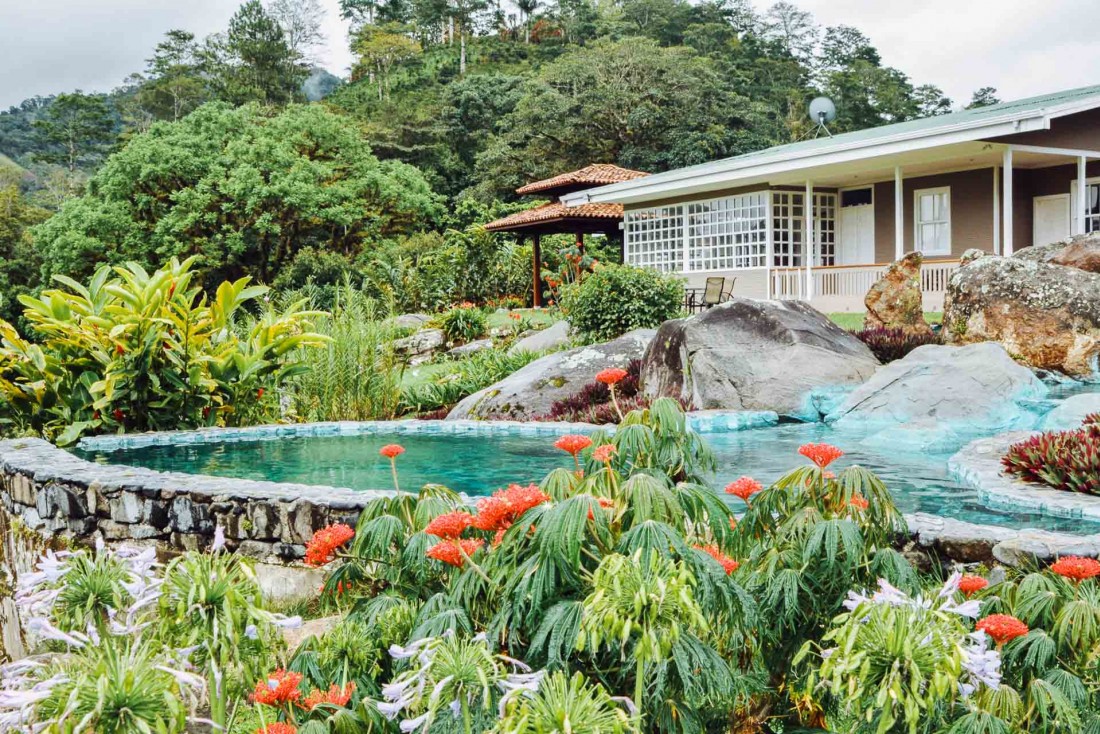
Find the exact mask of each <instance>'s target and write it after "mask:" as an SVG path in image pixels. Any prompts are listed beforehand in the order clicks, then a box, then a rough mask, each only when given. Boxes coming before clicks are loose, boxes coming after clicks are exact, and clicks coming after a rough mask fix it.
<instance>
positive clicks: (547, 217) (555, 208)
mask: <svg viewBox="0 0 1100 734" xmlns="http://www.w3.org/2000/svg"><path fill="white" fill-rule="evenodd" d="M622 218H623V205H622V204H580V205H579V206H570V207H567V206H565V205H564V204H562V203H560V202H557V201H553V202H550V203H549V204H542V205H540V206H536V207H534V208H532V209H525V210H523V211H521V212H516V213H515V214H509V215H508V216H506V217H504V218H503V219H498V220H496V221H495V222H489V223H488V224H486V225H485V229H487V230H489V231H490V232H500V231H505V230H509V229H513V228H516V227H524V226H527V225H530V224H535V223H537V222H548V221H553V220H555V219H610V220H618V219H622Z"/></svg>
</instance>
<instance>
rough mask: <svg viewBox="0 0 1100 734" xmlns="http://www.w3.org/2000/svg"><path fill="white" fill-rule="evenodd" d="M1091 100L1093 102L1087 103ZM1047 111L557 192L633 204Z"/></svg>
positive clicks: (993, 129)
mask: <svg viewBox="0 0 1100 734" xmlns="http://www.w3.org/2000/svg"><path fill="white" fill-rule="evenodd" d="M1092 104H1093V105H1094V106H1095V104H1096V103H1095V102H1093V103H1092ZM1050 118H1051V115H1050V114H1048V111H1047V110H1039V111H1035V110H1032V111H1030V112H1029V113H1028V114H1027V115H1019V114H1017V115H1003V116H1001V117H999V118H993V119H986V120H975V121H968V122H965V123H958V124H955V125H951V126H948V127H944V128H938V129H936V128H933V129H931V130H917V131H911V132H905V133H898V134H897V135H890V136H885V137H882V138H876V139H873V140H855V141H852V142H850V143H841V144H839V145H836V146H830V147H826V148H824V149H820V150H810V151H803V152H795V153H783V152H780V151H777V152H775V153H772V154H769V153H767V152H765V153H762V154H760V155H756V156H752V157H751V158H749V159H743V158H725V159H722V160H718V161H714V162H712V163H706V164H703V165H700V166H691V167H690V168H685V169H680V170H673V171H668V172H666V173H662V174H656V175H654V176H646V177H644V178H637V179H634V180H632V181H624V182H622V183H617V184H610V185H608V186H600V187H598V188H593V189H585V190H582V191H575V192H572V193H569V194H566V195H565V196H563V197H561V201H562V202H563V203H564V204H565V205H566V206H576V205H578V204H586V203H607V202H614V203H620V204H632V203H637V202H643V201H647V200H650V199H660V198H668V197H670V196H677V195H686V194H691V193H695V192H698V191H707V190H712V191H713V190H715V189H718V188H725V187H730V186H736V185H737V184H738V182H739V181H741V180H748V179H759V178H760V177H762V176H774V175H777V174H781V173H789V172H791V171H796V170H799V169H802V168H811V167H817V166H827V165H831V164H835V163H848V162H851V161H855V160H861V159H864V158H878V157H882V156H889V155H896V154H899V153H906V152H911V151H914V150H923V149H928V148H935V147H940V146H946V145H953V144H957V143H966V142H974V141H977V140H982V139H985V138H993V137H999V136H1002V135H1012V134H1015V133H1022V132H1031V131H1034V130H1047V129H1049V128H1050Z"/></svg>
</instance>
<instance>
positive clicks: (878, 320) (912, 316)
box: [863, 252, 931, 334]
mask: <svg viewBox="0 0 1100 734" xmlns="http://www.w3.org/2000/svg"><path fill="white" fill-rule="evenodd" d="M923 261H924V258H923V256H922V255H921V254H920V253H919V252H910V253H909V254H908V255H906V256H905V257H903V258H902V259H900V260H898V261H897V262H894V263H891V265H890V267H888V268H887V269H886V272H885V273H883V274H882V277H881V278H879V279H878V280H877V281H875V284H874V285H872V286H871V289H870V290H868V291H867V296H866V297H865V298H864V299H863V304H864V305H865V306H866V307H867V315H866V316H865V317H864V321H863V323H864V325H865V326H866V328H868V329H875V328H878V329H902V330H904V331H908V332H911V333H925V334H927V333H931V328H930V327H929V326H928V322H927V321H925V320H924V306H923V303H922V301H921V289H920V266H921V263H922V262H923Z"/></svg>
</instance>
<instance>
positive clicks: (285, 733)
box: [256, 721, 298, 734]
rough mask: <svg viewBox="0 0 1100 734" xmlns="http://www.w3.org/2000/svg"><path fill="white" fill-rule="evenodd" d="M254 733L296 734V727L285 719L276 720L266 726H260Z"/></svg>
mask: <svg viewBox="0 0 1100 734" xmlns="http://www.w3.org/2000/svg"><path fill="white" fill-rule="evenodd" d="M256 734H298V727H296V726H294V724H288V723H286V722H285V721H276V722H274V723H272V724H268V725H267V726H263V727H260V728H259V729H257V730H256Z"/></svg>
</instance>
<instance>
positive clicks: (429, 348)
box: [393, 329, 447, 365]
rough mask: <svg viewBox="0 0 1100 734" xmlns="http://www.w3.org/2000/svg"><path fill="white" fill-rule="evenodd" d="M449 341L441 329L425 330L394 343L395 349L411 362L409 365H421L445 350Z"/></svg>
mask: <svg viewBox="0 0 1100 734" xmlns="http://www.w3.org/2000/svg"><path fill="white" fill-rule="evenodd" d="M446 341H447V337H446V335H444V334H443V331H442V330H441V329H423V330H422V331H417V332H415V333H413V334H410V335H409V336H407V337H405V338H404V339H398V340H396V341H395V342H394V343H393V349H394V351H395V352H397V353H398V354H400V355H402V356H404V357H405V358H406V359H408V360H409V364H414V365H415V364H420V363H422V362H426V361H428V360H429V359H431V358H432V355H433V354H435V353H436V352H438V351H439V350H440V349H442V348H443V346H444V344H445V343H446Z"/></svg>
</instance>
